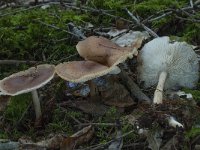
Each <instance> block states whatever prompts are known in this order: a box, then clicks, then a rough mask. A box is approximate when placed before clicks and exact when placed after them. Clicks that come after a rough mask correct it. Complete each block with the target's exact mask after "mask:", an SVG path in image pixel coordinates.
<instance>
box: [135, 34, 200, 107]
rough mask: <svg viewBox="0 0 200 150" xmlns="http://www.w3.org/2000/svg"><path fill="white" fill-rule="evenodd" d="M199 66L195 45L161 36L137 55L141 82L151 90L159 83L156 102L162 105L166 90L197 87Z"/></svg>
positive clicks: (155, 97) (155, 96) (155, 95)
mask: <svg viewBox="0 0 200 150" xmlns="http://www.w3.org/2000/svg"><path fill="white" fill-rule="evenodd" d="M198 69H199V64H198V59H197V55H196V53H195V52H194V51H193V49H192V46H190V45H188V44H187V43H186V42H174V43H172V42H170V40H169V37H166V36H165V37H159V38H155V39H153V40H152V41H150V42H148V43H147V44H145V45H144V47H143V48H142V50H141V52H140V53H139V56H138V74H139V75H138V79H139V81H140V82H141V81H144V87H145V88H148V87H150V86H153V85H155V84H156V83H157V82H158V85H157V87H156V90H155V93H154V99H153V102H154V103H156V104H159V103H162V99H163V90H164V89H173V88H178V87H187V88H194V87H195V86H196V84H197V82H198V78H199V72H198Z"/></svg>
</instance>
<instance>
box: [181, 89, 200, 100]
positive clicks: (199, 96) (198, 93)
mask: <svg viewBox="0 0 200 150" xmlns="http://www.w3.org/2000/svg"><path fill="white" fill-rule="evenodd" d="M183 91H184V92H186V93H191V94H192V96H193V98H194V99H195V100H197V101H200V91H199V90H191V89H186V88H185V89H183Z"/></svg>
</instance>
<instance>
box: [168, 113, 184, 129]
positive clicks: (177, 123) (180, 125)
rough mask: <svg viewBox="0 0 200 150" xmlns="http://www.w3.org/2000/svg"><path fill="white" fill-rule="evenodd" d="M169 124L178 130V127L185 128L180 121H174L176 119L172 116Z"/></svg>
mask: <svg viewBox="0 0 200 150" xmlns="http://www.w3.org/2000/svg"><path fill="white" fill-rule="evenodd" d="M168 123H169V126H172V127H174V128H176V127H177V126H178V127H182V128H183V125H182V124H181V123H179V122H178V121H176V120H175V119H174V117H172V116H170V117H169V118H168Z"/></svg>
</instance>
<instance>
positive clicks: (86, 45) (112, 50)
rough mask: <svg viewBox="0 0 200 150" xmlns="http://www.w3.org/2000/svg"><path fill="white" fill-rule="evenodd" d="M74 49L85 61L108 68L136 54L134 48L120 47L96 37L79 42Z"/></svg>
mask: <svg viewBox="0 0 200 150" xmlns="http://www.w3.org/2000/svg"><path fill="white" fill-rule="evenodd" d="M76 48H77V51H78V53H79V55H80V56H81V57H83V58H84V59H85V60H91V61H95V62H98V63H100V64H102V65H106V66H108V67H111V66H116V65H118V64H119V63H122V62H124V61H125V60H126V59H127V58H132V57H133V55H137V54H138V51H137V48H136V47H135V46H129V47H120V46H119V45H117V44H115V43H113V42H112V41H110V40H108V39H106V38H104V37H96V36H91V37H88V38H87V39H85V40H83V41H80V42H79V43H78V44H77V45H76Z"/></svg>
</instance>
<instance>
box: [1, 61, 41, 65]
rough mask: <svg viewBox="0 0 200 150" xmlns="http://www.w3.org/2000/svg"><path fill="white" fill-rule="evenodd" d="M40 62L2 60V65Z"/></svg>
mask: <svg viewBox="0 0 200 150" xmlns="http://www.w3.org/2000/svg"><path fill="white" fill-rule="evenodd" d="M36 63H40V61H29V60H0V65H16V64H36Z"/></svg>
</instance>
